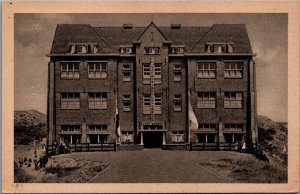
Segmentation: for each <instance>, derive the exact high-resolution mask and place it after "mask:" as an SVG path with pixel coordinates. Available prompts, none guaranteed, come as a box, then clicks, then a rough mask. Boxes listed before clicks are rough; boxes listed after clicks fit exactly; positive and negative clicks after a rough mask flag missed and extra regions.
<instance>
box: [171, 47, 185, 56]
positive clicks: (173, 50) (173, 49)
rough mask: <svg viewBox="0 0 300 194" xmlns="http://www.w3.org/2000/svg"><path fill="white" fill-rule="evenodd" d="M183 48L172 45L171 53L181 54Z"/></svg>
mask: <svg viewBox="0 0 300 194" xmlns="http://www.w3.org/2000/svg"><path fill="white" fill-rule="evenodd" d="M183 53H184V48H183V47H173V48H172V49H171V54H183Z"/></svg>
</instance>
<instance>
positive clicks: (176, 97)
mask: <svg viewBox="0 0 300 194" xmlns="http://www.w3.org/2000/svg"><path fill="white" fill-rule="evenodd" d="M181 109H182V99H181V94H175V95H174V111H181Z"/></svg>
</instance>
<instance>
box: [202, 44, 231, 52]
mask: <svg viewBox="0 0 300 194" xmlns="http://www.w3.org/2000/svg"><path fill="white" fill-rule="evenodd" d="M205 51H206V52H207V53H233V43H207V44H206V46H205Z"/></svg>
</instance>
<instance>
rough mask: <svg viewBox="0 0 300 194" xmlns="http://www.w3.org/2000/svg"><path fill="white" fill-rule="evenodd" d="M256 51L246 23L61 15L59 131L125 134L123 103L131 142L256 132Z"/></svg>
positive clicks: (74, 137)
mask: <svg viewBox="0 0 300 194" xmlns="http://www.w3.org/2000/svg"><path fill="white" fill-rule="evenodd" d="M254 56H255V55H254V54H253V53H252V49H251V45H250V41H249V38H248V35H247V30H246V27H245V25H243V24H216V25H213V26H212V27H184V26H181V25H180V24H171V25H170V26H169V27H157V26H156V25H155V24H154V23H153V22H151V23H150V24H149V25H148V26H147V27H135V26H132V25H130V24H124V25H123V26H121V27H92V26H90V25H86V24H62V25H57V28H56V32H55V36H54V40H53V45H52V48H51V52H50V54H49V57H50V62H49V75H48V78H49V80H48V83H49V84H48V127H49V141H50V143H51V142H53V141H60V140H64V141H70V142H71V143H72V144H74V143H75V142H77V143H78V142H79V143H80V142H81V143H85V142H90V143H92V144H97V143H103V142H115V141H116V139H117V132H116V120H117V119H116V112H117V111H116V107H117V110H118V113H119V124H120V129H121V133H122V136H121V140H122V143H133V144H141V145H144V146H145V147H160V146H162V145H164V144H186V143H188V142H190V141H191V142H200V143H201V142H212V143H213V142H236V141H239V142H242V141H246V142H248V143H250V142H256V141H257V130H256V123H255V118H256V107H255V106H256V100H255V98H256V92H255V64H254V62H253V57H254ZM189 103H190V104H191V107H192V108H189ZM190 109H193V110H190ZM189 111H190V112H191V111H193V112H194V114H195V115H196V118H197V121H198V124H199V125H198V129H196V130H189V125H190V121H189V120H190V119H189Z"/></svg>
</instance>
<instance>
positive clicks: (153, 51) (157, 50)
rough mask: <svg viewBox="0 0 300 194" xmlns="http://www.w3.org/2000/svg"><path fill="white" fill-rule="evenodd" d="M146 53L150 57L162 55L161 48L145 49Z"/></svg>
mask: <svg viewBox="0 0 300 194" xmlns="http://www.w3.org/2000/svg"><path fill="white" fill-rule="evenodd" d="M144 53H145V54H148V55H158V54H160V48H159V47H145V48H144Z"/></svg>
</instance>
